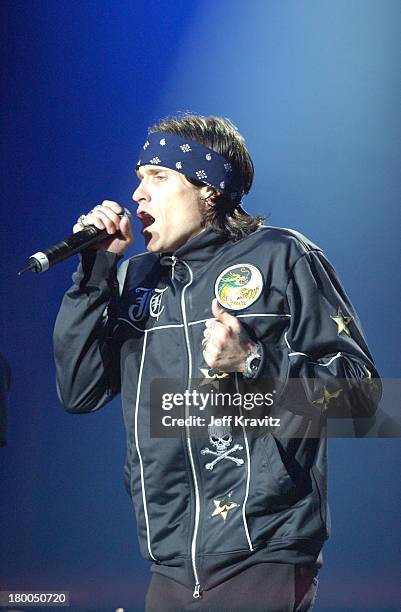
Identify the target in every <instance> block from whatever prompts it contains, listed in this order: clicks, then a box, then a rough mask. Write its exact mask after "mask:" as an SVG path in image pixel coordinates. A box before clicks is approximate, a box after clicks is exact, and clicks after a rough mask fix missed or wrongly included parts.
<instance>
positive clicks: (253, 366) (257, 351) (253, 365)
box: [242, 342, 263, 378]
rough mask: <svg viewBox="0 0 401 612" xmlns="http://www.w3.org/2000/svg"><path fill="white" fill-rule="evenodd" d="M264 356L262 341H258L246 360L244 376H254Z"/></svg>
mask: <svg viewBox="0 0 401 612" xmlns="http://www.w3.org/2000/svg"><path fill="white" fill-rule="evenodd" d="M262 358H263V347H262V345H261V344H260V342H257V344H256V345H255V347H254V349H253V350H252V351H251V352H250V353H249V355H248V357H247V358H246V360H245V368H244V371H243V373H242V375H243V377H244V378H254V377H255V375H256V374H257V372H258V371H259V367H260V364H261V361H262Z"/></svg>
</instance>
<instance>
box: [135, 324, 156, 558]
mask: <svg viewBox="0 0 401 612" xmlns="http://www.w3.org/2000/svg"><path fill="white" fill-rule="evenodd" d="M147 339H148V334H147V332H146V330H145V337H144V339H143V347H142V357H141V365H140V368H139V375H138V388H137V392H136V403H135V446H136V452H137V453H138V457H139V464H140V469H141V488H142V503H143V511H144V514H145V522H146V539H147V543H148V551H149V555H150V556H151V558H152V559H153V561H157V559H156V558H155V557H154V556H153V553H152V549H151V546H150V529H149V517H148V508H147V505H146V493H145V477H144V473H143V462H142V455H141V451H140V449H139V439H138V410H139V396H140V392H141V382H142V372H143V364H144V361H145V353H146V342H147Z"/></svg>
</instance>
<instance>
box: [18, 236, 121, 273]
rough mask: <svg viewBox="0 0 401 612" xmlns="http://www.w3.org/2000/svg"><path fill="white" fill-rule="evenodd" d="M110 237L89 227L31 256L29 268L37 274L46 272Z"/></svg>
mask: <svg viewBox="0 0 401 612" xmlns="http://www.w3.org/2000/svg"><path fill="white" fill-rule="evenodd" d="M109 235H110V234H108V233H107V230H105V229H102V230H101V229H99V228H97V227H95V226H94V225H89V226H88V227H85V229H83V230H80V231H79V232H76V233H75V234H73V235H72V236H69V237H68V238H65V239H64V240H61V241H60V242H57V244H54V245H53V246H51V247H49V248H48V249H43V251H38V252H37V253H34V254H33V255H31V256H30V258H29V259H28V267H29V269H33V270H34V271H35V272H45V271H46V270H48V269H49V268H50V267H51V266H54V265H55V264H56V263H59V262H60V261H64V259H68V257H71V256H72V255H76V254H77V253H79V252H80V251H82V250H83V249H86V248H88V247H90V246H92V245H93V244H97V243H98V242H103V240H104V239H105V238H107V236H109Z"/></svg>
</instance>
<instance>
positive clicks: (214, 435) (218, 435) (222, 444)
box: [201, 425, 244, 471]
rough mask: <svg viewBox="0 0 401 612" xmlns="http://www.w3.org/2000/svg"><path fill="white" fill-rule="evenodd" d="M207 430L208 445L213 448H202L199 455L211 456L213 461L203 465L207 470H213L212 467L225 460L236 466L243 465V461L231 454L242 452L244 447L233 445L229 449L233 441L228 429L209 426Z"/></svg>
mask: <svg viewBox="0 0 401 612" xmlns="http://www.w3.org/2000/svg"><path fill="white" fill-rule="evenodd" d="M208 430H209V440H210V444H211V445H212V447H213V448H209V447H208V446H206V447H205V448H202V450H201V455H212V456H214V457H215V459H213V460H212V461H209V462H208V463H206V464H205V468H206V469H207V470H209V471H211V470H213V468H214V466H215V465H216V464H217V463H219V462H220V461H222V460H223V459H227V460H228V461H231V462H232V463H235V464H236V465H237V466H241V465H243V464H244V460H243V459H241V458H240V457H233V453H235V452H237V451H240V450H242V449H243V448H244V447H243V446H242V445H241V444H234V446H232V447H231V448H229V447H230V446H231V444H232V441H233V437H232V434H231V428H230V427H223V426H218V425H209V427H208Z"/></svg>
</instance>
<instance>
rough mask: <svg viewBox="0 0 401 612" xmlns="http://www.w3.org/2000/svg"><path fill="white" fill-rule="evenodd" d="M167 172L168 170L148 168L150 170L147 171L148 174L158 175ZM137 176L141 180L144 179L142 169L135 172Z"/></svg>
mask: <svg viewBox="0 0 401 612" xmlns="http://www.w3.org/2000/svg"><path fill="white" fill-rule="evenodd" d="M165 170H166V168H159V167H156V168H148V170H146V174H157V173H158V172H164V171H165ZM135 172H136V175H137V177H138V178H139V179H142V178H143V177H142V176H141V168H138V170H136V171H135Z"/></svg>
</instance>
